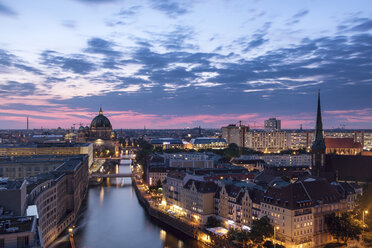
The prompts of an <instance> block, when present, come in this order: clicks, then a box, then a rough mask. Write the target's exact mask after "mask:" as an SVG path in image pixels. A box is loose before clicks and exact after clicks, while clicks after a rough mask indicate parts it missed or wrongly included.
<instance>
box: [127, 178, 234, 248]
mask: <svg viewBox="0 0 372 248" xmlns="http://www.w3.org/2000/svg"><path fill="white" fill-rule="evenodd" d="M132 185H133V188H134V190H135V193H136V196H137V199H138V201H139V203H140V204H141V206H142V207H143V208H144V209H145V211H146V212H147V214H148V215H149V216H150V217H152V218H154V219H156V220H158V221H160V222H161V223H163V224H165V225H167V226H169V227H171V228H173V229H175V230H177V231H179V232H182V233H184V234H185V235H187V236H189V237H191V238H193V239H195V240H197V241H199V242H201V243H203V244H204V245H206V246H209V247H225V248H235V247H237V246H235V245H234V244H233V243H231V242H230V241H228V240H226V239H223V238H221V237H219V236H217V235H214V234H213V233H209V232H207V231H205V230H202V229H201V228H200V227H199V226H197V225H190V224H189V223H187V222H185V221H183V220H182V219H181V218H177V217H174V216H172V215H169V214H168V213H166V212H164V211H162V210H160V209H159V208H157V207H156V206H155V205H154V204H152V202H150V201H148V200H147V199H146V197H145V196H146V193H145V192H144V191H142V190H140V188H139V185H138V184H137V181H136V180H135V178H132Z"/></svg>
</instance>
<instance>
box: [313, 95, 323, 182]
mask: <svg viewBox="0 0 372 248" xmlns="http://www.w3.org/2000/svg"><path fill="white" fill-rule="evenodd" d="M325 151H326V146H325V143H324V138H323V123H322V112H321V109H320V91H319V92H318V110H317V113H316V126H315V140H314V142H313V145H312V146H311V153H312V162H311V164H312V166H311V171H312V172H311V173H312V174H313V175H316V176H322V175H323V174H324V170H325V169H324V166H325Z"/></svg>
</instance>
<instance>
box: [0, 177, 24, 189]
mask: <svg viewBox="0 0 372 248" xmlns="http://www.w3.org/2000/svg"><path fill="white" fill-rule="evenodd" d="M22 184H23V180H9V179H8V178H4V177H0V190H15V189H19V188H21V186H22Z"/></svg>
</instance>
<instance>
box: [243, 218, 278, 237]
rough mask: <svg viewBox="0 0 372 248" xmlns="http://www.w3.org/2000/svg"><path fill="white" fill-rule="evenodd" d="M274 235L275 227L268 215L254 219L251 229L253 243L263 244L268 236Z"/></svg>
mask: <svg viewBox="0 0 372 248" xmlns="http://www.w3.org/2000/svg"><path fill="white" fill-rule="evenodd" d="M273 235H274V227H273V226H272V225H271V224H270V219H269V218H268V217H267V216H264V217H262V218H261V219H259V220H254V221H253V223H252V228H251V231H250V234H249V236H250V239H251V240H252V241H253V243H258V244H262V243H263V241H264V240H265V239H266V238H269V237H272V236H273Z"/></svg>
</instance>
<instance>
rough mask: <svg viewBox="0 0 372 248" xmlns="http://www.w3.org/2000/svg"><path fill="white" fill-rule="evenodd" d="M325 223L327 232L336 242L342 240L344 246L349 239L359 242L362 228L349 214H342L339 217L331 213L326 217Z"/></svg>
mask: <svg viewBox="0 0 372 248" xmlns="http://www.w3.org/2000/svg"><path fill="white" fill-rule="evenodd" d="M325 221H326V224H327V228H328V232H329V233H330V234H331V235H332V236H333V237H334V238H336V239H337V240H342V241H343V242H344V243H345V244H346V243H347V241H348V240H349V239H351V240H354V239H355V240H359V235H360V234H361V233H362V227H361V226H360V224H359V223H358V222H357V221H355V220H354V219H353V218H352V217H351V214H350V213H342V214H341V216H338V215H336V214H335V213H332V214H329V215H327V216H326V219H325Z"/></svg>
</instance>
